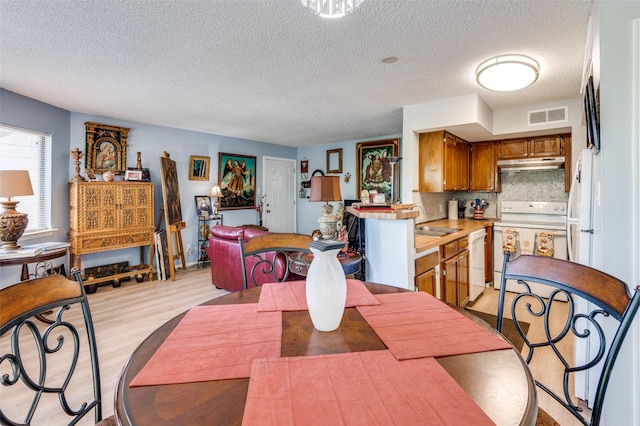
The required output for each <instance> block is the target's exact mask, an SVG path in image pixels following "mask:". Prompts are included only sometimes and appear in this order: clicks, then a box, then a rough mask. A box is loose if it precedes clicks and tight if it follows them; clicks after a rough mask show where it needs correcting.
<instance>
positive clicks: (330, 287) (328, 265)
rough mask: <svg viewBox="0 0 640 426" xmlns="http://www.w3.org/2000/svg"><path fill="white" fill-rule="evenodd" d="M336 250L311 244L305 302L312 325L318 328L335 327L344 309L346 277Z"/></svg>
mask: <svg viewBox="0 0 640 426" xmlns="http://www.w3.org/2000/svg"><path fill="white" fill-rule="evenodd" d="M339 251H340V249H334V250H327V251H320V250H317V249H315V248H313V247H311V252H312V253H313V262H311V265H310V266H309V271H308V272H307V285H306V290H307V291H306V293H307V305H308V307H309V314H310V315H311V321H312V322H313V326H314V327H315V328H316V329H317V330H320V331H333V330H335V329H337V328H338V327H339V326H340V321H342V314H343V313H344V305H345V302H346V300H347V279H346V277H345V275H344V270H343V269H342V266H341V265H340V261H338V257H337V256H338V252H339Z"/></svg>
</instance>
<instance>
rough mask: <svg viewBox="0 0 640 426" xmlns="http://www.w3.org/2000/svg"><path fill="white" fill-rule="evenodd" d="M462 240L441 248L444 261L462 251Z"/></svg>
mask: <svg viewBox="0 0 640 426" xmlns="http://www.w3.org/2000/svg"><path fill="white" fill-rule="evenodd" d="M459 241H460V240H455V241H451V242H450V243H447V244H444V245H442V246H440V247H441V248H442V260H447V259H449V258H450V257H452V256H455V255H456V254H458V252H459V251H460V244H459Z"/></svg>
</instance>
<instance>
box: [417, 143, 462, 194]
mask: <svg viewBox="0 0 640 426" xmlns="http://www.w3.org/2000/svg"><path fill="white" fill-rule="evenodd" d="M469 153H470V151H469V143H468V142H466V141H464V140H462V139H460V138H458V137H456V136H454V135H452V134H450V133H447V132H444V131H440V132H432V133H423V134H421V135H420V148H419V159H418V164H419V177H418V183H419V190H420V192H444V191H468V190H469Z"/></svg>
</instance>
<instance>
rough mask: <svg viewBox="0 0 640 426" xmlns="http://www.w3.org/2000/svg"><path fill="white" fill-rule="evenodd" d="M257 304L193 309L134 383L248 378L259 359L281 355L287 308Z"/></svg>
mask: <svg viewBox="0 0 640 426" xmlns="http://www.w3.org/2000/svg"><path fill="white" fill-rule="evenodd" d="M257 307H258V306H257V304H256V303H250V304H242V305H217V306H196V307H194V308H192V309H191V310H189V312H187V314H186V315H185V317H184V318H183V319H182V320H181V321H180V323H179V324H178V325H177V326H176V328H175V329H174V330H173V331H172V332H171V334H170V335H169V336H168V337H167V339H166V340H165V341H164V342H163V343H162V345H160V347H159V348H158V350H157V351H156V353H155V354H154V355H153V356H152V357H151V359H150V360H149V362H148V363H147V364H146V365H145V366H144V367H143V368H142V370H140V372H139V373H138V374H137V375H136V377H134V379H133V380H132V381H131V384H130V385H129V386H131V387H135V386H149V385H164V384H173V383H189V382H204V381H209V380H222V379H235V378H246V377H249V374H250V372H251V363H252V362H253V360H254V359H256V358H278V357H279V356H280V345H281V341H282V313H281V312H261V313H258V312H257Z"/></svg>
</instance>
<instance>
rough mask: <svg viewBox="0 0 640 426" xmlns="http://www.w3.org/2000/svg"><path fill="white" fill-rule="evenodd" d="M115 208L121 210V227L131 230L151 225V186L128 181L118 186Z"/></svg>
mask: <svg viewBox="0 0 640 426" xmlns="http://www.w3.org/2000/svg"><path fill="white" fill-rule="evenodd" d="M119 189H120V191H119V199H118V206H117V208H118V209H119V210H121V215H120V218H121V224H120V225H121V228H122V229H123V230H133V229H139V228H142V227H153V226H154V224H153V214H152V213H153V210H150V209H149V206H150V205H151V206H153V186H151V185H148V184H135V183H129V184H127V185H121V186H120V187H119Z"/></svg>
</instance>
